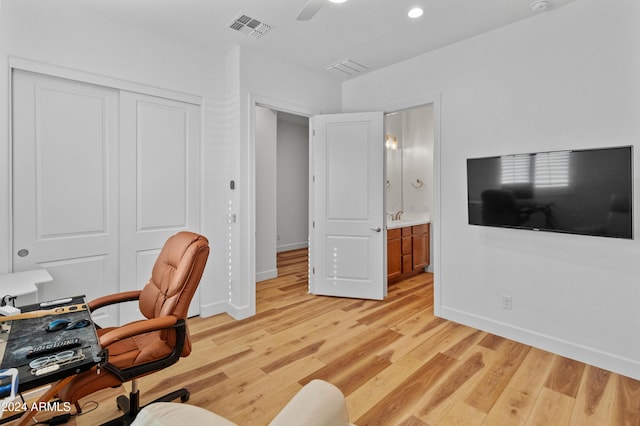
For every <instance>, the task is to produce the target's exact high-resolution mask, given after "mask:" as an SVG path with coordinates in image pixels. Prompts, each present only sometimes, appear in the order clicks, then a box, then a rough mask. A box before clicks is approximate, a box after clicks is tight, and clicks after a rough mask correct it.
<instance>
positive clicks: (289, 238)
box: [277, 114, 309, 252]
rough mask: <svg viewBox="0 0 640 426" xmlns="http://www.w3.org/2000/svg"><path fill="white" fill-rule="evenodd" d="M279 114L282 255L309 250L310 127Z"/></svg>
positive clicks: (280, 245)
mask: <svg viewBox="0 0 640 426" xmlns="http://www.w3.org/2000/svg"><path fill="white" fill-rule="evenodd" d="M281 117H282V114H278V191H277V192H278V195H277V200H278V228H277V231H278V236H277V237H278V241H277V250H278V252H281V251H286V250H295V249H299V248H304V247H307V246H308V240H309V124H308V120H305V121H306V122H305V123H296V122H293V121H292V120H286V119H285V120H283V119H282V118H281Z"/></svg>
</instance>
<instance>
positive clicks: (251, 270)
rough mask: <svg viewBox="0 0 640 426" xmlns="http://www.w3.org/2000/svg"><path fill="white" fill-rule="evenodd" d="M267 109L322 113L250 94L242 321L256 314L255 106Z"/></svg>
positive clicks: (294, 112) (312, 113)
mask: <svg viewBox="0 0 640 426" xmlns="http://www.w3.org/2000/svg"><path fill="white" fill-rule="evenodd" d="M257 106H259V107H263V108H269V109H272V110H274V111H279V112H286V113H288V114H294V115H299V116H302V117H307V118H311V117H312V116H314V115H317V114H320V113H321V111H320V110H318V109H315V108H312V107H307V106H304V105H297V104H292V103H289V102H286V101H283V100H280V99H274V98H270V97H267V96H262V95H259V94H255V93H249V126H248V127H249V149H248V154H249V156H248V157H249V158H248V167H247V174H248V176H247V177H248V181H247V182H248V185H247V192H248V193H247V194H246V197H247V200H248V215H249V218H248V219H249V220H248V223H246V224H245V226H248V232H247V234H246V235H248V241H247V251H248V253H247V255H248V268H247V282H248V286H249V288H248V295H249V306H246V307H244V308H245V309H244V310H243V312H241V313H239V314H240V316H239V317H241V318H246V317H249V316H252V315H255V314H256V204H257V203H256V107H257Z"/></svg>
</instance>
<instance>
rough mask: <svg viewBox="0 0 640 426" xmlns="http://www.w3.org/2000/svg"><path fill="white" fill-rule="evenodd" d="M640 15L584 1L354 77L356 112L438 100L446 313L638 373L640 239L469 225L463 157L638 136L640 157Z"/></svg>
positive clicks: (350, 89) (349, 103)
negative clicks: (506, 298) (505, 300)
mask: <svg viewBox="0 0 640 426" xmlns="http://www.w3.org/2000/svg"><path fill="white" fill-rule="evenodd" d="M638 22H640V3H639V2H637V1H635V0H614V1H608V2H602V1H598V0H580V1H576V2H572V3H569V4H567V5H566V6H563V7H560V8H557V9H551V10H550V11H548V12H545V13H542V14H539V15H536V16H534V17H532V18H529V19H526V20H523V21H520V22H517V23H515V24H513V25H511V26H508V27H505V28H502V29H498V30H495V31H493V32H491V33H488V34H485V35H482V36H479V37H475V38H473V39H471V40H467V41H465V42H461V43H458V44H455V45H452V46H449V47H447V48H443V49H439V50H437V51H435V52H432V53H430V54H425V55H422V56H419V57H417V58H414V59H412V60H408V61H405V62H402V63H399V64H396V65H393V66H390V67H388V68H385V69H383V70H380V71H378V72H373V73H370V74H368V75H364V76H362V77H360V78H357V79H354V80H350V81H348V82H346V83H345V84H344V86H343V107H344V110H345V111H355V110H371V109H376V108H378V109H384V108H386V107H387V106H388V105H390V104H396V103H404V104H406V103H411V101H412V100H413V99H416V97H429V96H432V97H435V98H439V99H441V102H439V107H440V110H439V117H440V121H439V129H440V131H439V140H438V138H437V139H436V170H437V171H438V173H439V180H440V188H439V189H436V203H437V204H436V206H435V209H436V210H437V212H436V217H438V218H439V221H438V223H436V224H435V226H436V229H435V232H436V235H437V237H436V238H437V239H436V241H435V247H434V254H435V256H436V261H435V265H434V267H435V274H436V275H435V277H436V300H435V309H436V313H437V314H438V315H440V316H443V317H445V318H449V319H453V320H455V321H459V322H462V323H465V324H469V325H471V326H474V327H478V328H481V329H484V330H488V331H491V332H493V333H496V334H499V335H504V336H507V337H510V338H513V339H515V340H519V341H523V342H525V343H528V344H532V345H535V346H538V347H542V348H545V349H548V350H551V351H553V352H556V353H560V354H563V355H565V356H569V357H572V358H576V359H579V360H582V361H585V362H588V363H591V364H594V365H597V366H600V367H603V368H606V369H609V370H613V371H616V372H619V373H622V374H625V375H628V376H630V377H633V378H636V379H640V339H636V338H635V337H634V336H636V334H637V330H638V329H640V315H638V301H639V300H640V262H638V259H640V242H639V241H638V240H633V241H629V240H617V239H609V238H597V237H585V236H576V235H560V234H552V233H543V232H527V231H520V230H510V229H493V228H485V227H478V226H470V225H468V224H467V206H466V199H467V198H466V197H467V194H466V168H465V167H466V166H465V162H466V159H467V158H469V157H478V156H487V155H499V154H502V153H517V152H532V151H537V150H561V149H569V148H590V147H602V146H616V145H634V147H635V149H634V160H635V164H636V165H637V164H640V163H639V162H638V161H639V160H640V142H639V140H640V139H639V136H640V127H639V124H638V123H640V121H639V120H638V117H640V79H639V78H638V75H640V55H638V51H639V48H640V26H639V25H638V24H637V23H638ZM638 176H640V175H638V173H635V176H634V199H635V201H636V207H637V203H638V202H640V201H639V200H640V198H639V197H638V191H639V190H640V179H639V177H638ZM638 211H639V209H638V208H636V209H635V212H634V222H635V224H636V225H637V224H638V223H640V222H639V221H638V219H639V217H640V214H639V213H638ZM635 236H636V238H637V237H638V233H637V232H635ZM503 294H507V295H511V296H512V297H513V309H512V310H504V309H501V304H500V300H501V296H502V295H503Z"/></svg>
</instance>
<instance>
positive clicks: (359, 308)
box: [70, 251, 640, 426]
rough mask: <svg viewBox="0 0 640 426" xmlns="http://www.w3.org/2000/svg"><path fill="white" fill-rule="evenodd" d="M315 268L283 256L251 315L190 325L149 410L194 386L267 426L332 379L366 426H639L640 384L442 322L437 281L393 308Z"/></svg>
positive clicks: (195, 397)
mask: <svg viewBox="0 0 640 426" xmlns="http://www.w3.org/2000/svg"><path fill="white" fill-rule="evenodd" d="M306 262H307V260H306V252H305V251H294V252H287V253H283V254H281V256H280V260H279V272H280V275H281V276H280V278H277V279H273V280H269V281H265V282H262V283H259V284H258V286H257V287H258V290H257V308H258V314H257V315H256V316H254V317H252V318H249V319H247V320H243V321H235V320H233V319H232V318H231V317H229V316H227V315H217V316H214V317H210V318H204V319H203V318H194V319H191V320H190V322H189V326H190V329H191V333H192V335H193V341H194V346H193V352H192V354H191V356H189V357H187V358H184V359H182V360H181V361H180V362H178V363H177V364H176V365H174V366H172V367H170V368H168V369H166V370H164V371H163V372H161V373H156V374H153V375H150V376H147V377H145V378H143V379H141V380H140V381H139V387H140V389H141V394H142V403H143V404H144V403H145V402H147V401H150V400H151V399H153V398H154V397H157V396H159V395H161V394H162V393H165V392H167V391H169V390H172V389H175V388H178V387H180V386H186V387H187V388H189V389H190V390H191V399H190V401H189V402H188V403H190V404H194V405H198V406H200V407H204V408H207V409H209V410H211V411H214V412H216V413H218V414H220V415H222V416H225V417H228V418H229V419H231V420H232V421H234V422H236V423H238V424H240V425H265V424H267V423H268V422H269V421H270V420H271V419H272V418H273V417H274V416H275V415H276V413H277V412H278V411H279V410H280V409H281V408H282V407H283V406H284V405H285V404H286V403H287V401H288V400H289V399H290V398H291V397H292V396H293V395H294V394H295V393H296V392H297V391H298V390H299V389H300V388H301V386H302V385H303V384H305V383H307V382H308V381H310V380H312V379H314V378H321V379H325V380H327V381H329V382H331V383H333V384H335V385H336V386H338V387H339V388H340V389H341V390H342V391H343V392H344V394H345V395H346V399H347V407H348V410H349V413H350V417H351V421H352V422H355V423H356V424H358V425H361V426H362V425H394V426H395V425H405V426H419V425H453V424H456V425H458V424H460V425H498V426H504V425H521V424H522V425H545V426H548V425H580V426H583V425H598V426H601V425H640V382H638V381H635V380H632V379H629V378H626V377H623V376H620V375H617V374H612V373H610V372H608V371H604V370H601V369H599V368H595V367H592V366H589V365H585V364H583V363H580V362H576V361H572V360H570V359H566V358H563V357H560V356H557V355H554V354H551V353H549V352H545V351H542V350H539V349H535V348H532V347H530V346H526V345H522V344H519V343H516V342H513V341H510V340H507V339H503V338H501V337H497V336H494V335H491V334H487V333H484V332H482V331H478V330H475V329H472V328H469V327H465V326H462V325H458V324H455V323H452V322H448V321H445V320H442V319H438V318H435V317H434V316H433V277H432V275H431V274H428V273H424V274H421V275H418V276H416V277H413V278H411V279H408V280H404V281H401V282H399V283H397V284H393V285H392V286H390V288H389V297H388V298H387V299H386V300H385V301H384V302H377V301H363V300H354V299H340V298H329V297H317V296H310V295H308V294H307V279H306V268H307V263H306ZM123 392H124V390H123V388H120V389H116V390H108V391H102V392H100V393H97V394H94V395H93V396H90V397H87V398H86V401H90V400H93V401H97V402H98V403H99V407H98V408H97V409H96V410H95V411H93V412H90V413H87V414H85V415H83V416H80V417H77V418H75V419H73V420H72V421H71V422H70V424H74V423H75V424H77V425H94V424H98V423H100V422H101V421H104V420H107V419H109V418H112V417H116V416H117V411H116V409H115V401H114V400H113V398H114V397H115V395H117V394H120V393H123ZM86 401H83V402H86ZM89 408H90V404H89V405H87V409H89ZM185 422H186V424H188V419H185ZM194 426H195V425H194Z"/></svg>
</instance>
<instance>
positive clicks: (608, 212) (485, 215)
mask: <svg viewBox="0 0 640 426" xmlns="http://www.w3.org/2000/svg"><path fill="white" fill-rule="evenodd" d="M632 159H633V152H632V147H631V146H622V147H612V148H598V149H583V150H570V151H553V152H538V153H530V154H515V155H503V156H497V157H485V158H470V159H467V191H468V206H469V224H472V225H482V226H494V227H509V228H518V229H529V230H535V231H550V232H563V233H571V234H582V235H595V236H601V237H614V238H628V239H632V238H633V220H632V207H633V206H632V204H633V192H632V181H633V167H632Z"/></svg>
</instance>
